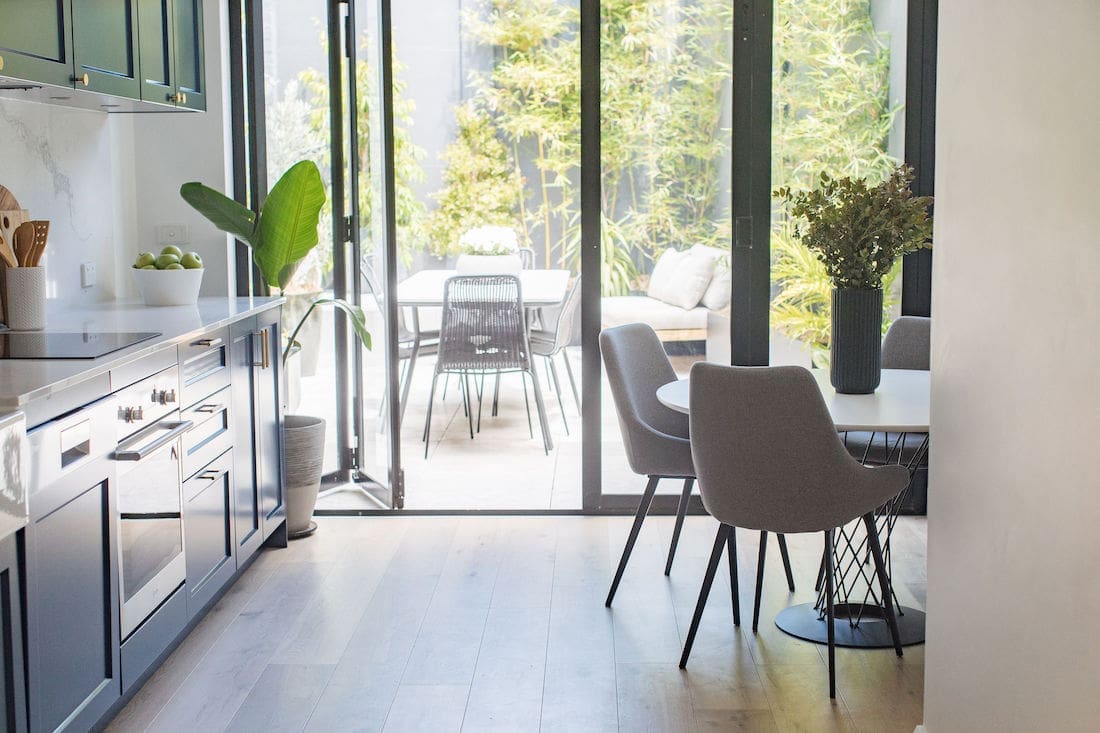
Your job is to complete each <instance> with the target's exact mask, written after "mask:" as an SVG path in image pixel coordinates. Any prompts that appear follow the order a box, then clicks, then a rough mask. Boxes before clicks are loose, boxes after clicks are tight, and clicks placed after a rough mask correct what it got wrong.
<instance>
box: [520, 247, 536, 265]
mask: <svg viewBox="0 0 1100 733" xmlns="http://www.w3.org/2000/svg"><path fill="white" fill-rule="evenodd" d="M516 254H518V255H519V264H520V267H522V268H523V269H524V270H532V269H534V267H535V250H533V249H531V248H530V247H520V248H519V249H517V250H516Z"/></svg>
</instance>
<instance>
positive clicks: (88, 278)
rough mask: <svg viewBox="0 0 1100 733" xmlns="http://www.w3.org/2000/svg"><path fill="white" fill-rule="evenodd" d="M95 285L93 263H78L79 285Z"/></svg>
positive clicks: (87, 286)
mask: <svg viewBox="0 0 1100 733" xmlns="http://www.w3.org/2000/svg"><path fill="white" fill-rule="evenodd" d="M94 286H95V263H94V262H81V263H80V287H82V288H91V287H94Z"/></svg>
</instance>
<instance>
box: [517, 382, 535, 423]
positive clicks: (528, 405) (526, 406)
mask: <svg viewBox="0 0 1100 733" xmlns="http://www.w3.org/2000/svg"><path fill="white" fill-rule="evenodd" d="M520 376H521V378H522V379H523V407H524V409H526V410H527V437H529V438H533V437H535V428H534V427H533V426H532V425H531V401H530V400H529V399H527V372H520Z"/></svg>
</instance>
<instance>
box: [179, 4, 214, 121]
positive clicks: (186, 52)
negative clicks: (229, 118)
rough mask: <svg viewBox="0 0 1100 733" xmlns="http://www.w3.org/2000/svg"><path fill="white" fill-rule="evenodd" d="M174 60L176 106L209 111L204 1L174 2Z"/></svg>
mask: <svg viewBox="0 0 1100 733" xmlns="http://www.w3.org/2000/svg"><path fill="white" fill-rule="evenodd" d="M174 5H175V11H176V12H175V29H174V30H175V32H174V34H173V35H174V36H175V51H176V53H175V57H176V88H177V90H178V91H179V94H180V96H179V98H178V99H177V104H179V105H180V106H183V107H187V108H188V109H200V110H205V109H206V76H205V73H204V69H203V41H202V0H175V1H174Z"/></svg>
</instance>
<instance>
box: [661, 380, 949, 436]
mask: <svg viewBox="0 0 1100 733" xmlns="http://www.w3.org/2000/svg"><path fill="white" fill-rule="evenodd" d="M810 373H811V374H813V375H814V379H815V380H817V386H818V388H820V389H821V396H822V397H824V398H825V404H826V405H827V406H828V408H829V414H830V415H832V418H833V423H834V424H835V425H836V429H837V430H838V431H849V430H850V431H868V432H871V431H879V432H890V433H927V432H928V425H929V417H928V402H929V388H930V384H931V380H930V378H929V376H930V372H925V371H917V370H913V369H883V370H882V381H881V382H880V384H879V386H878V389H876V390H875V391H874V392H873V393H872V394H841V393H839V392H837V391H836V390H835V389H834V388H833V385H831V384H830V383H829V370H828V369H811V370H810ZM690 393H691V380H690V379H689V378H684V379H679V380H677V381H675V382H669V383H668V384H665V385H662V386H661V387H659V388H658V389H657V399H658V400H659V401H660V403H661V404H662V405H664V406H665V407H668V408H670V409H673V410H676V411H677V412H682V413H684V414H688V412H689V411H690V402H691V400H690Z"/></svg>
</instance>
